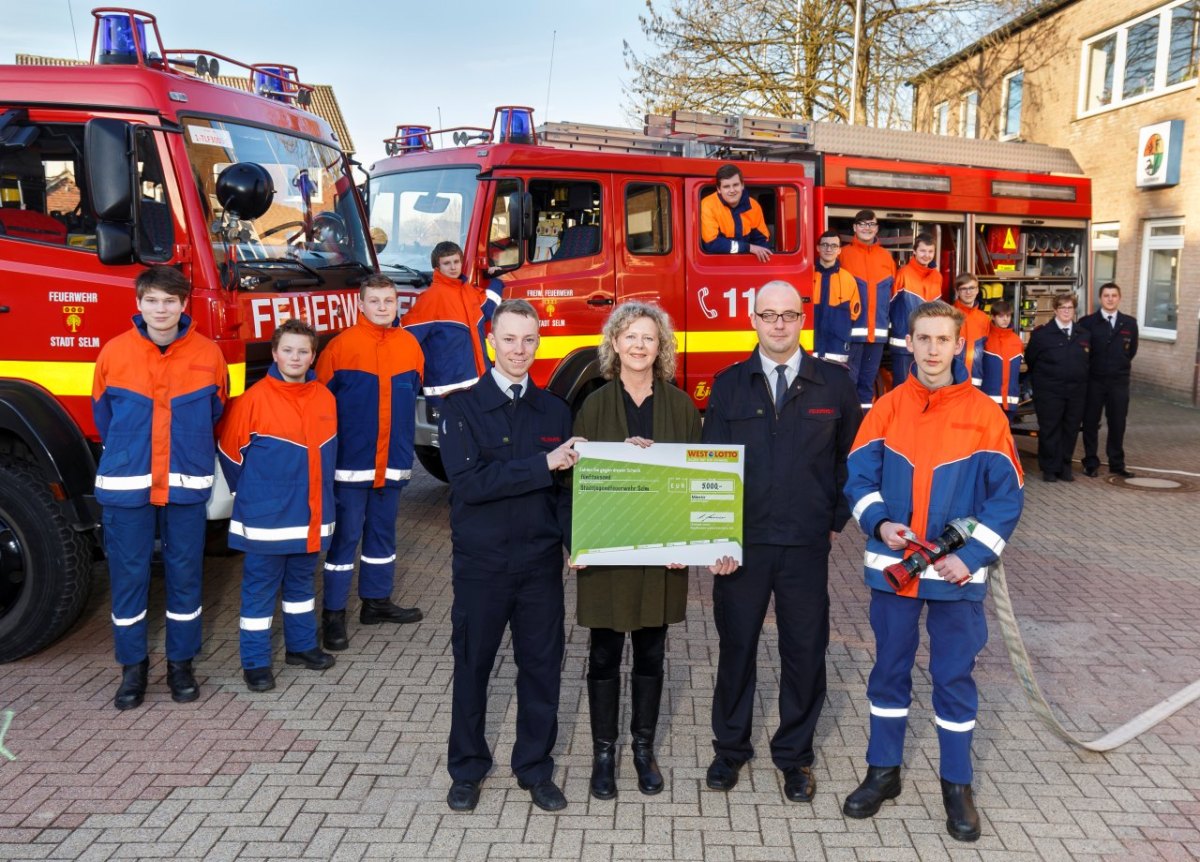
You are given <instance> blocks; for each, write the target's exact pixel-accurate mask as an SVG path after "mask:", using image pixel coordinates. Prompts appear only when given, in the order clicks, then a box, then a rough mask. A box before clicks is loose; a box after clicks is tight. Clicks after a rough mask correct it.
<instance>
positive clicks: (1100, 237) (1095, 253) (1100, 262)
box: [1092, 222, 1121, 296]
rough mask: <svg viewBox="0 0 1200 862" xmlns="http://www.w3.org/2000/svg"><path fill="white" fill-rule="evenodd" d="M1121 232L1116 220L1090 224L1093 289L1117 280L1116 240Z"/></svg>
mask: <svg viewBox="0 0 1200 862" xmlns="http://www.w3.org/2000/svg"><path fill="white" fill-rule="evenodd" d="M1120 232H1121V225H1120V224H1119V223H1118V222H1107V223H1105V224H1094V225H1092V286H1093V288H1094V290H1093V291H1092V295H1093V296H1095V291H1097V290H1099V289H1100V285H1102V284H1108V283H1109V282H1110V281H1116V280H1117V240H1118V238H1119V235H1120Z"/></svg>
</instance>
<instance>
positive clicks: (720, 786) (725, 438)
mask: <svg viewBox="0 0 1200 862" xmlns="http://www.w3.org/2000/svg"><path fill="white" fill-rule="evenodd" d="M754 305H755V308H754V311H753V313H752V322H753V324H754V328H755V330H756V331H757V333H758V348H757V349H756V350H755V351H754V353H752V354H751V355H750V357H749V358H748V359H746V360H745V361H744V362H739V363H738V364H737V365H734V366H732V367H730V368H727V369H726V370H725V371H722V372H721V373H720V374H719V375H717V379H716V381H715V383H714V384H713V392H712V398H711V399H710V400H709V402H708V412H707V414H706V415H705V417H704V432H703V440H704V442H706V443H723V444H730V443H741V444H743V445H744V446H745V447H746V476H745V492H744V497H743V501H744V502H743V510H744V511H743V530H744V537H745V543H746V547H745V558H744V561H743V564H742V566H741V567H740V568H736V567H735V566H734V565H733V564H732V561H731V560H728V558H726V559H724V560H722V561H720V562H718V563H717V565H716V566H713V567H711V571H712V572H713V574H714V575H716V577H715V578H714V579H713V617H714V619H715V620H716V625H717V634H718V636H719V637H720V655H719V658H718V662H717V682H716V691H715V692H714V693H713V705H712V725H713V736H714V739H713V750H714V751H715V752H716V756H715V757H714V758H713V761H712V765H710V766H709V767H708V775H707V777H706V783H707V784H708V786H709V787H710V788H712V789H713V790H726V791H727V790H731V789H732V788H733V786H734V785H735V784H737V780H738V771H739V770H740V769H741V767H742V764H743V763H745V762H746V761H747V760H749V759H750V758H751V757H753V755H754V747H753V746H752V745H751V743H750V735H751V717H752V714H753V712H754V701H755V692H754V688H755V680H756V676H757V669H756V665H757V659H758V639H759V635H760V634H761V633H762V626H763V620H764V619H765V618H766V614H767V605H768V603H769V602H770V601H771V596H772V594H774V597H775V619H776V622H777V628H778V631H779V658H780V664H781V672H780V681H779V728H778V730H776V732H775V734H774V735H773V736H772V737H771V760H772V761H773V762H774V763H775V766H776V767H777V768H778V769H779V770H780V771H781V772H782V773H783V794H784V796H785V797H786V798H787V799H789V800H791V801H793V802H811V801H812V798H813V793H815V791H816V786H817V784H816V779H815V777H814V776H813V772H812V765H813V760H814V756H815V755H814V752H813V737H814V735H815V733H816V728H817V719H818V718H819V717H820V715H821V705H822V704H823V703H824V701H825V650H826V648H827V647H828V645H829V550H830V540H831V537H832V534H833V533H834V532H837V531H840V530H841V529H842V527H844V526H845V524H846V522H847V521H848V520H849V519H850V506H849V504H848V503H847V502H846V499H845V497H844V496H843V494H842V486H843V485H845V484H846V475H847V473H846V457H847V455H848V454H849V452H850V446H851V444H852V443H853V442H854V435H855V432H857V431H858V426H859V423H860V422H861V421H862V410H861V408H860V407H859V400H858V394H857V392H856V390H855V386H854V383H853V382H852V381H851V379H850V377H849V375H847V374H846V371H845V369H844V368H841V367H840V366H837V365H834V364H833V363H832V362H826V361H824V360H821V359H815V358H814V357H813V356H812V355H811V354H809V353H806V352H805V351H804V350H802V349H801V348H800V331H801V329H802V328H803V327H804V311H803V308H804V306H803V305H802V301H801V297H800V294H799V293H798V292H797V290H796V288H795V287H793V286H792V285H791V284H789V283H788V282H786V281H772V282H768V283H767V284H765V285H763V286H762V287H761V288H760V289H759V291H758V296H757V297H756V299H755V303H754Z"/></svg>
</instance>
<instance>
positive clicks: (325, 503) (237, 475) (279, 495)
mask: <svg viewBox="0 0 1200 862" xmlns="http://www.w3.org/2000/svg"><path fill="white" fill-rule="evenodd" d="M218 451H219V454H220V457H221V471H222V472H223V473H224V474H225V481H226V482H228V483H229V490H230V491H232V492H233V493H234V498H233V515H232V517H231V518H230V521H229V547H231V548H234V549H236V550H240V551H248V552H251V553H256V554H307V553H312V552H314V551H323V550H326V549H327V548H328V547H329V542H330V540H331V539H332V538H333V527H334V501H333V472H334V464H335V463H336V461H337V404H336V403H335V402H334V399H333V394H332V393H331V392H330V391H329V390H328V389H326V388H325V386H324V385H323V384H321V383H318V382H317V380H316V376H315V375H314V374H313V373H312V372H311V371H310V372H309V373H308V380H307V381H306V382H304V383H288V382H286V381H285V380H284V379H283V378H282V377H280V376H279V369H278V368H277V367H276V366H275V365H274V363H272V365H271V368H270V370H269V371H268V372H267V376H266V377H264V378H263V379H262V380H260V381H258V382H257V383H255V384H254V385H253V386H251V387H250V388H249V389H248V390H246V394H245V395H242V396H241V397H240V398H237V399H235V400H234V402H233V403H232V404H231V405H230V407H229V412H228V414H227V415H226V416H225V419H224V421H222V423H221V438H220V445H219V448H218Z"/></svg>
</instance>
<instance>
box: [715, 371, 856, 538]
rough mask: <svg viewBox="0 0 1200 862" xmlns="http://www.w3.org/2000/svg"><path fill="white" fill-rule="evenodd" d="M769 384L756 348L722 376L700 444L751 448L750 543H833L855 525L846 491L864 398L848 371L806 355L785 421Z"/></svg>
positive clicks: (746, 518)
mask: <svg viewBox="0 0 1200 862" xmlns="http://www.w3.org/2000/svg"><path fill="white" fill-rule="evenodd" d="M770 383H771V381H769V380H768V379H767V377H766V375H765V374H763V367H762V360H761V359H760V358H759V352H758V348H755V349H754V352H753V353H751V354H750V358H749V359H746V360H745V361H743V362H739V363H737V364H736V365H731V366H730V367H729V368H726V369H725V370H724V371H722V372H721V373H720V374H718V375H717V377H716V380H714V381H713V391H712V396H711V397H710V398H709V402H708V410H707V412H706V413H705V416H704V432H703V435H702V437H701V439H702V440H703V441H704V442H705V443H720V444H731V443H741V444H742V445H744V446H745V447H746V468H745V474H744V477H743V478H744V482H745V484H744V489H743V498H742V499H743V525H744V526H743V540H744V541H745V542H746V543H747V544H751V543H753V544H766V545H824V544H828V542H829V533H830V531H840V530H841V529H842V527H843V526H845V524H846V521H847V520H849V518H850V508H849V507H848V506H847V505H846V500H845V498H844V497H843V496H842V486H843V485H845V483H846V456H847V454H848V453H849V452H850V444H851V443H852V442H853V440H854V432H855V431H857V430H858V424H859V422H860V421H861V419H862V408H860V407H859V404H858V394H857V393H856V392H855V389H854V384H853V382H852V381H851V380H850V376H849V375H848V374H846V371H845V369H844V368H840V367H838V366H836V365H834V364H833V363H831V362H826V361H824V360H821V359H814V358H813V357H812V356H810V355H809V354H807V353H805V354H803V355H802V356H801V358H800V373H799V374H798V375H797V376H796V379H795V380H794V381H793V382H792V385H791V387H790V388H789V389H788V392H787V396H786V398H785V400H784V403H783V411H782V413H781V414H779V415H776V413H775V397H774V394H773V390H772V388H771V386H770Z"/></svg>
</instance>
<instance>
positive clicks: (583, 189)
mask: <svg viewBox="0 0 1200 862" xmlns="http://www.w3.org/2000/svg"><path fill="white" fill-rule="evenodd" d="M529 193H530V195H531V196H532V197H533V212H534V220H535V222H534V223H535V225H536V230H535V232H536V234H537V236H536V239H535V242H534V247H533V251H532V253H531V255H530V257H531V259H532V260H533V261H534V262H538V261H542V262H553V261H559V260H571V259H573V258H579V257H591V256H592V255H596V254H599V253H600V245H601V236H602V233H601V215H600V213H601V200H600V185H599V184H598V183H591V182H583V181H579V180H532V181H530V183H529Z"/></svg>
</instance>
